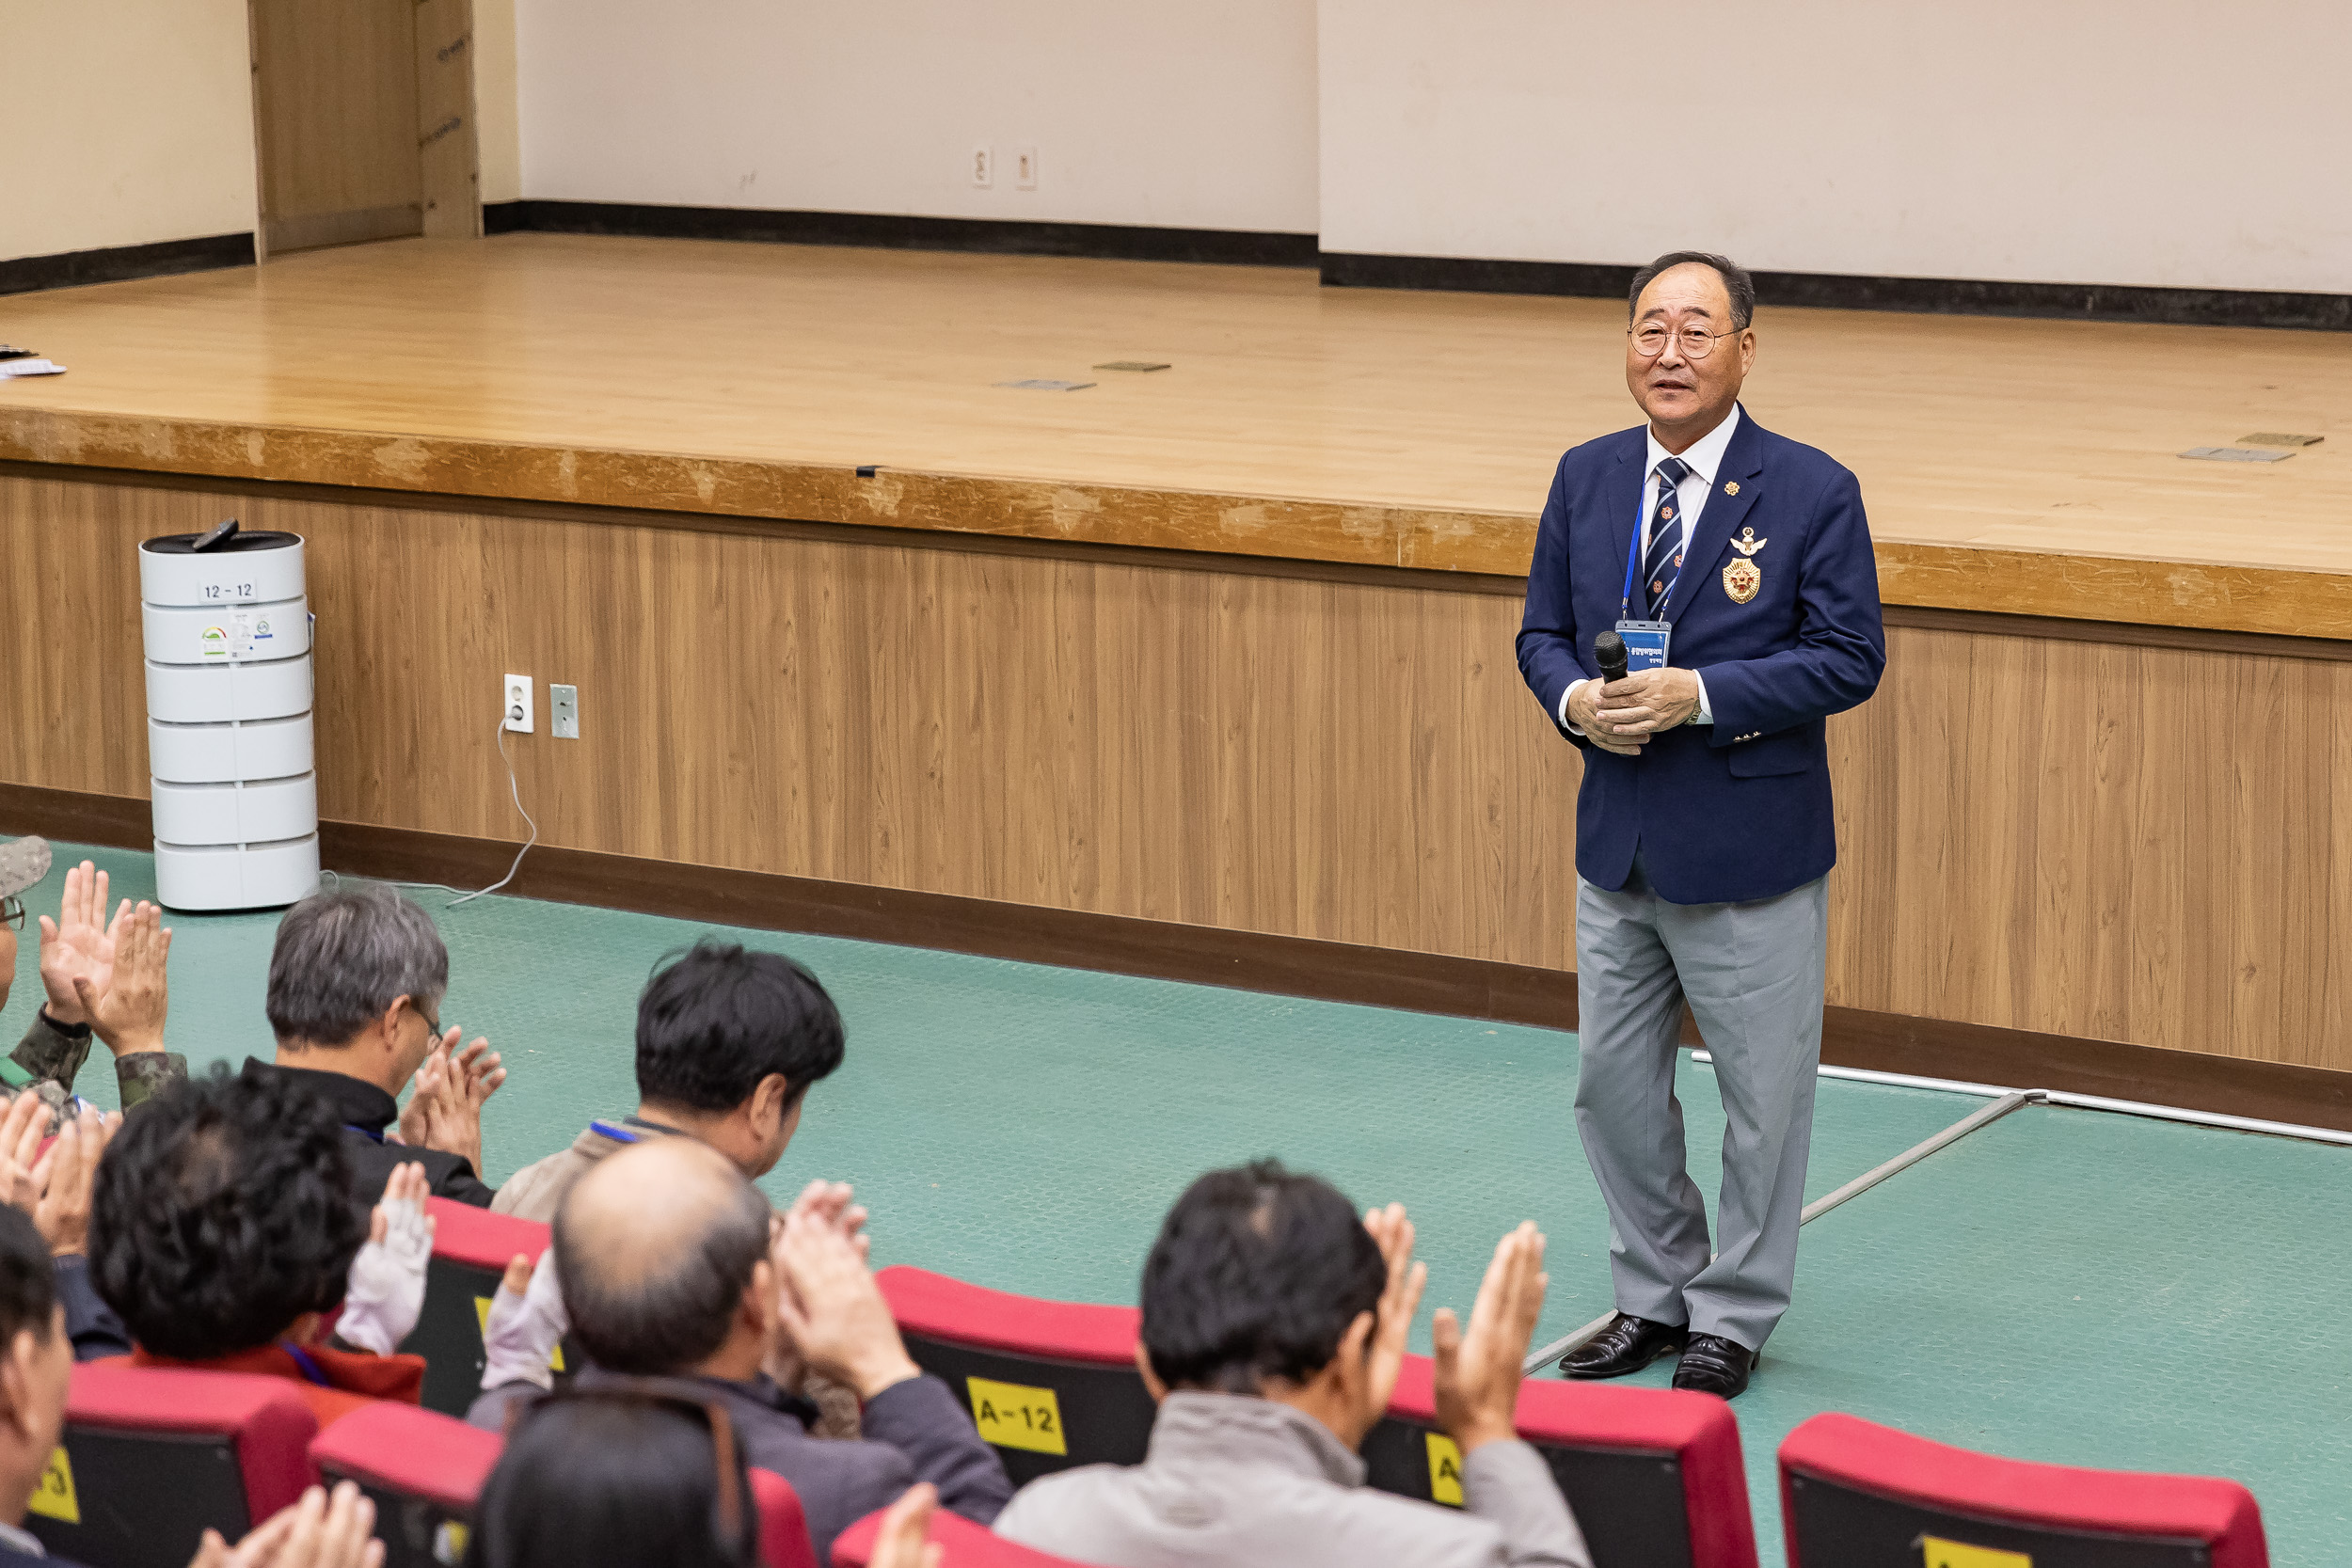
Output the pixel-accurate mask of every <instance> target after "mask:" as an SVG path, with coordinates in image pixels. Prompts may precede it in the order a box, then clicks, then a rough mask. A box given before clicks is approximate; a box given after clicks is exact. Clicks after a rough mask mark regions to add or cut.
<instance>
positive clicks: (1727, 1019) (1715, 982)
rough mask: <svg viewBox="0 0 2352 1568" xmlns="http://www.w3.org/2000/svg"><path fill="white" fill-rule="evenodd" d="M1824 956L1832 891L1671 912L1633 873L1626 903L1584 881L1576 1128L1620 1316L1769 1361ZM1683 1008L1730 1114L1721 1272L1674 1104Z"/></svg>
mask: <svg viewBox="0 0 2352 1568" xmlns="http://www.w3.org/2000/svg"><path fill="white" fill-rule="evenodd" d="M1828 954H1829V882H1828V879H1826V878H1823V879H1820V880H1817V881H1812V882H1808V883H1806V884H1805V885H1804V886H1803V887H1801V888H1797V889H1795V890H1794V891H1792V892H1789V893H1784V894H1782V895H1780V896H1779V897H1777V898H1760V899H1757V900H1756V901H1755V902H1753V903H1747V904H1670V903H1668V902H1666V901H1665V900H1664V899H1662V898H1661V897H1659V896H1658V895H1656V894H1655V893H1653V892H1652V891H1651V890H1650V886H1649V881H1648V879H1647V878H1645V876H1644V875H1643V873H1642V863H1641V861H1640V859H1639V858H1638V857H1636V859H1635V860H1634V863H1633V875H1632V877H1631V878H1630V879H1629V880H1628V881H1627V883H1626V885H1625V888H1624V890H1623V891H1622V892H1618V893H1606V892H1603V891H1602V890H1601V889H1599V888H1597V887H1595V886H1593V885H1592V884H1591V883H1589V882H1586V881H1583V880H1581V879H1579V881H1578V883H1577V902H1576V1002H1577V1011H1578V1025H1577V1040H1578V1047H1579V1054H1580V1060H1581V1066H1580V1067H1579V1069H1578V1072H1577V1082H1576V1130H1577V1132H1578V1134H1579V1135H1580V1136H1581V1137H1582V1138H1583V1140H1584V1157H1585V1158H1586V1159H1587V1160H1589V1161H1591V1162H1592V1166H1593V1176H1594V1178H1595V1180H1597V1181H1598V1182H1599V1183H1600V1193H1601V1197H1602V1198H1603V1199H1604V1200H1605V1201H1606V1202H1607V1203H1608V1205H1609V1261H1610V1271H1611V1274H1612V1275H1613V1278H1614V1281H1615V1285H1616V1293H1617V1310H1619V1311H1620V1312H1630V1313H1632V1314H1633V1315H1634V1316H1636V1317H1641V1318H1648V1319H1650V1320H1651V1321H1652V1322H1655V1323H1689V1324H1690V1326H1691V1329H1692V1332H1693V1333H1698V1334H1718V1335H1722V1336H1723V1337H1724V1338H1730V1339H1737V1340H1738V1341H1739V1342H1740V1343H1741V1344H1743V1345H1745V1346H1747V1347H1748V1348H1749V1349H1750V1350H1761V1349H1762V1348H1763V1346H1764V1341H1765V1340H1766V1339H1767V1338H1770V1337H1771V1335H1772V1325H1773V1324H1775V1323H1778V1322H1779V1321H1780V1315H1781V1314H1782V1313H1783V1312H1786V1311H1787V1310H1788V1295H1789V1291H1790V1289H1791V1287H1792V1286H1793V1285H1794V1284H1795V1282H1796V1274H1797V1222H1798V1216H1799V1213H1800V1212H1802V1210H1803V1209H1804V1163H1805V1154H1806V1152H1807V1150H1808V1149H1809V1148H1810V1147H1811V1144H1812V1141H1813V1085H1814V1073H1815V1070H1816V1069H1818V1067H1819V1066H1820V1057H1821V994H1822V985H1823V982H1824V976H1825V971H1826V967H1827V964H1828ZM1686 999H1687V1000H1688V1001H1689V1002H1690V1004H1691V1011H1692V1014H1693V1015H1694V1016H1695V1017H1696V1018H1697V1020H1698V1025H1699V1034H1700V1036H1701V1037H1703V1038H1704V1039H1705V1040H1706V1041H1707V1047H1708V1051H1709V1052H1710V1053H1713V1056H1714V1058H1715V1085H1716V1087H1717V1089H1718V1090H1719V1091H1720V1092H1721V1093H1722V1095H1723V1100H1724V1185H1723V1192H1722V1194H1721V1195H1720V1196H1719V1197H1718V1199H1717V1212H1716V1223H1717V1226H1718V1227H1719V1234H1718V1238H1717V1250H1716V1252H1715V1255H1714V1257H1713V1259H1712V1260H1710V1259H1709V1258H1708V1235H1707V1202H1706V1200H1705V1199H1704V1198H1702V1197H1701V1196H1699V1190H1698V1188H1697V1187H1696V1186H1695V1185H1694V1184H1693V1183H1692V1180H1691V1177H1690V1173H1689V1172H1688V1171H1687V1170H1686V1169H1685V1168H1684V1148H1683V1139H1682V1105H1681V1102H1680V1101H1677V1099H1676V1098H1675V1092H1674V1079H1675V1049H1676V1039H1677V1036H1678V1035H1679V1034H1680V1032H1681V1023H1682V1004H1683V1002H1684V1001H1685V1000H1686Z"/></svg>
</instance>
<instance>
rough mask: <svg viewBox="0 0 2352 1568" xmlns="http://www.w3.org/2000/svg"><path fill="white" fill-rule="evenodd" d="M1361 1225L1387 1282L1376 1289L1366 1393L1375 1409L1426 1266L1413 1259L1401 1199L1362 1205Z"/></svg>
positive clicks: (1408, 1326) (1392, 1385)
mask: <svg viewBox="0 0 2352 1568" xmlns="http://www.w3.org/2000/svg"><path fill="white" fill-rule="evenodd" d="M1364 1228H1365V1229H1366V1230H1369V1231H1371V1232H1372V1239H1373V1240H1374V1241H1375V1242H1376V1243H1379V1246H1380V1256H1381V1257H1382V1258H1383V1259H1386V1260H1387V1262H1388V1265H1389V1283H1388V1286H1387V1288H1386V1289H1384V1290H1383V1291H1381V1292H1380V1321H1379V1323H1378V1325H1377V1326H1376V1327H1375V1328H1374V1330H1373V1338H1372V1369H1371V1371H1372V1381H1371V1387H1370V1395H1369V1397H1370V1399H1371V1402H1372V1403H1373V1406H1374V1408H1375V1409H1380V1410H1385V1409H1387V1408H1388V1405H1389V1397H1390V1396H1391V1394H1393V1393H1395V1392H1396V1376H1397V1373H1398V1372H1399V1371H1400V1370H1403V1369H1404V1366H1405V1339H1406V1335H1407V1334H1409V1333H1410V1332H1411V1331H1412V1327H1413V1314H1414V1313H1416V1312H1418V1311H1420V1310H1421V1292H1422V1288H1423V1287H1424V1286H1426V1285H1427V1284H1428V1283H1429V1265H1428V1264H1426V1263H1416V1262H1414V1261H1413V1222H1412V1221H1411V1220H1409V1219H1407V1218H1406V1217H1405V1205H1403V1204H1402V1203H1391V1204H1390V1205H1389V1206H1388V1207H1387V1208H1386V1209H1368V1210H1366V1211H1365V1212H1364Z"/></svg>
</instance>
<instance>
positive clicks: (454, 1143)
mask: <svg viewBox="0 0 2352 1568" xmlns="http://www.w3.org/2000/svg"><path fill="white" fill-rule="evenodd" d="M458 1038H459V1035H458V1031H457V1029H456V1027H455V1026H454V1025H452V1026H451V1027H450V1028H449V1029H447V1030H445V1031H444V1032H443V1033H442V1036H441V1037H440V1039H439V1041H438V1042H437V1043H436V1044H435V1045H434V1047H433V1050H432V1052H431V1053H429V1054H427V1055H426V1057H425V1059H424V1063H423V1065H422V1066H421V1067H419V1068H418V1069H417V1075H416V1078H415V1079H414V1080H413V1085H412V1087H411V1089H410V1092H409V1096H408V1104H407V1108H406V1109H405V1110H403V1111H402V1112H401V1114H400V1141H401V1142H403V1143H405V1144H407V1145H409V1146H410V1147H411V1148H432V1149H438V1150H439V1151H440V1152H442V1153H444V1154H456V1155H461V1156H463V1157H464V1158H465V1159H466V1160H467V1161H469V1163H470V1164H472V1165H473V1168H474V1169H475V1170H476V1171H479V1170H481V1169H482V1107H483V1105H484V1104H485V1102H487V1101H488V1100H489V1098H490V1097H491V1096H492V1095H494V1094H496V1093H498V1091H499V1086H500V1085H502V1084H504V1083H505V1082H506V1069H505V1068H503V1067H501V1066H500V1065H499V1057H498V1056H497V1055H496V1054H495V1053H492V1052H491V1050H490V1042H489V1041H488V1040H487V1039H485V1038H482V1037H476V1038H475V1040H474V1042H473V1043H472V1044H471V1045H469V1046H467V1047H466V1048H465V1049H464V1050H463V1051H460V1050H458V1048H457V1041H458Z"/></svg>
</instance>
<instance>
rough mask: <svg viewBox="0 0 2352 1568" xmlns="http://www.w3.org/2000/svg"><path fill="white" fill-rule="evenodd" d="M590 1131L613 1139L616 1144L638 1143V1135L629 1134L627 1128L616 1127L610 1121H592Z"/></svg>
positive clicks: (589, 1125)
mask: <svg viewBox="0 0 2352 1568" xmlns="http://www.w3.org/2000/svg"><path fill="white" fill-rule="evenodd" d="M588 1130H589V1131H590V1132H595V1133H597V1134H599V1135H601V1136H604V1137H607V1138H611V1139H612V1141H613V1142H614V1143H616V1144H633V1143H635V1142H637V1134H636V1133H634V1132H629V1131H628V1129H626V1128H621V1127H615V1126H613V1125H612V1123H611V1122H609V1121H592V1122H590V1123H589V1124H588Z"/></svg>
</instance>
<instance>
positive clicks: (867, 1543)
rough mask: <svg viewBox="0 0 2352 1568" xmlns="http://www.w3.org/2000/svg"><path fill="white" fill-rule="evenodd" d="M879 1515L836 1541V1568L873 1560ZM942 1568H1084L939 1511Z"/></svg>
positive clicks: (936, 1524)
mask: <svg viewBox="0 0 2352 1568" xmlns="http://www.w3.org/2000/svg"><path fill="white" fill-rule="evenodd" d="M881 1531H882V1515H881V1514H880V1513H869V1514H867V1515H866V1517H865V1518H863V1519H860V1520H859V1521H858V1522H857V1523H856V1524H854V1525H851V1526H850V1528H848V1529H845V1530H843V1531H842V1532H841V1533H840V1534H839V1535H838V1536H836V1537H834V1543H833V1568H866V1564H867V1563H869V1562H871V1561H873V1560H874V1537H875V1536H876V1535H878V1534H880V1533H881ZM931 1544H933V1545H935V1546H937V1547H938V1548H939V1568H1082V1565H1081V1564H1079V1563H1077V1562H1076V1561H1075V1560H1073V1559H1070V1558H1066V1557H1054V1556H1051V1555H1049V1554H1047V1553H1045V1552H1040V1551H1034V1550H1032V1549H1030V1548H1029V1547H1027V1546H1021V1545H1015V1544H1013V1543H1012V1542H1009V1541H1007V1540H1005V1539H1004V1538H1003V1537H1002V1536H999V1535H997V1534H995V1533H994V1532H993V1531H992V1530H989V1529H987V1528H984V1527H982V1526H979V1525H976V1524H974V1523H973V1522H972V1521H971V1520H969V1519H966V1518H963V1517H961V1515H958V1514H954V1513H948V1512H947V1511H946V1509H944V1508H943V1509H940V1510H938V1511H937V1512H936V1513H932V1515H931Z"/></svg>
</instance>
